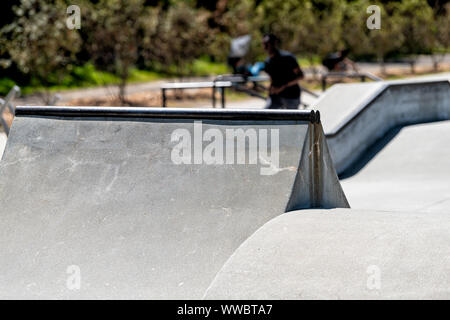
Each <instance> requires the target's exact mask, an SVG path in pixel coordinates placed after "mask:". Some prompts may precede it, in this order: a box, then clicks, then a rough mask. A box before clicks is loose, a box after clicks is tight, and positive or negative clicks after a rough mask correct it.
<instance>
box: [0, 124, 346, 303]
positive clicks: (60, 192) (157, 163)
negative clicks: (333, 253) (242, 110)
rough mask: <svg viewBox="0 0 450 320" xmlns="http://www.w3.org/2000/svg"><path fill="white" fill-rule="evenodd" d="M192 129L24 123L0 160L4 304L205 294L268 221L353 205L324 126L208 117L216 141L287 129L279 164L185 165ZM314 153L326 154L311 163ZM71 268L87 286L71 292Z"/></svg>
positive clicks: (17, 127)
mask: <svg viewBox="0 0 450 320" xmlns="http://www.w3.org/2000/svg"><path fill="white" fill-rule="evenodd" d="M193 127H194V125H193V120H164V119H159V120H158V119H136V118H70V117H61V118H57V117H43V116H41V117H30V116H16V118H15V119H14V122H13V126H12V131H11V134H10V137H9V139H8V144H7V147H6V150H5V154H4V157H3V159H2V161H1V162H0V203H1V207H0V210H1V219H0V297H1V298H21V299H23V298H68V299H70V298H102V299H104V298H127V299H134V298H152V299H159V298H170V299H176V298H201V297H202V296H203V294H204V292H205V289H206V288H207V287H208V285H209V284H210V282H211V281H212V279H213V278H214V276H215V274H216V273H217V271H218V270H219V269H220V268H221V267H222V265H223V263H224V262H225V261H226V260H227V259H228V258H229V256H230V255H231V254H232V253H233V252H234V250H235V249H236V248H237V247H238V246H239V245H240V244H241V243H242V242H243V241H244V240H245V239H246V238H247V237H248V236H250V235H251V234H252V233H253V232H254V231H256V230H257V229H258V228H259V227H260V226H262V225H263V224H264V223H265V222H267V221H269V220H270V219H272V218H273V217H275V216H277V215H279V214H281V213H283V212H285V211H286V210H291V209H298V208H302V207H308V206H311V205H320V206H324V207H332V206H334V207H336V206H343V207H346V206H347V205H348V204H347V201H346V200H345V196H344V195H343V193H342V189H341V187H340V184H339V181H338V179H337V176H336V173H335V171H334V170H333V169H332V165H331V160H330V159H329V156H328V154H327V149H326V146H323V145H321V144H322V143H324V142H325V141H324V136H323V132H321V130H322V129H321V127H320V125H312V124H309V123H307V122H302V121H283V122H281V123H280V122H277V121H269V122H268V121H232V120H224V121H213V120H205V121H203V132H205V131H206V130H208V129H216V130H218V131H219V134H220V133H222V134H223V133H224V132H225V130H227V129H236V128H243V129H255V130H259V129H267V130H269V131H270V130H271V129H274V130H279V138H280V139H279V142H280V146H279V161H280V165H279V167H276V166H274V165H273V163H270V162H269V163H268V162H267V159H264V157H263V156H262V155H261V154H259V156H260V157H259V159H258V163H257V164H248V163H247V164H230V165H206V164H196V165H194V164H193V165H177V164H175V163H173V162H172V158H171V154H172V152H173V148H174V147H175V145H176V144H177V142H171V137H172V134H173V133H174V132H175V130H177V129H185V130H187V132H189V133H190V134H191V135H193V134H194V133H193V130H194V129H193ZM216 132H217V131H216ZM270 146H271V144H270V145H269V153H270V152H271V151H270ZM317 146H319V149H318V150H319V151H320V153H319V155H320V156H321V157H322V158H321V159H316V161H312V160H311V159H312V158H311V157H312V156H311V155H312V154H316V153H315V152H316V151H317V150H314V152H313V151H312V150H311V149H310V148H312V147H315V148H317ZM203 147H205V143H204V144H203ZM245 148H248V145H246V147H245ZM261 148H262V147H261V145H260V150H261ZM235 149H236V150H237V147H236V148H235ZM235 149H233V150H235ZM239 150H242V148H241V149H239ZM230 151H231V149H226V150H225V151H224V152H225V153H226V152H230ZM236 152H237V151H236ZM261 157H263V158H261ZM327 157H328V158H327ZM263 160H264V161H263ZM311 166H315V167H316V168H318V170H319V171H317V170H316V171H314V172H318V174H319V175H317V176H315V175H314V174H312V172H311V169H310V168H311ZM262 167H264V168H266V169H267V170H269V171H271V175H261V170H260V169H261V168H262ZM311 179H312V180H311ZM328 183H329V184H330V185H324V184H328ZM330 188H331V189H332V190H333V192H330V190H329V189H330ZM311 190H313V193H312V191H311ZM315 192H317V193H318V194H320V196H319V198H317V197H314V198H312V194H315ZM73 265H75V266H76V267H77V268H78V267H79V268H80V271H81V279H82V280H81V289H80V290H69V289H68V287H67V286H66V281H67V279H68V277H69V275H68V273H67V272H70V270H72V269H70V266H73ZM68 268H69V269H68Z"/></svg>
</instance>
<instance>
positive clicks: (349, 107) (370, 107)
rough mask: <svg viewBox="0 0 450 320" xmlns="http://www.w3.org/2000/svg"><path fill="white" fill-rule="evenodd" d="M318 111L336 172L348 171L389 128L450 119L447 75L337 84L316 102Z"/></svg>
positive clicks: (449, 87) (449, 94)
mask: <svg viewBox="0 0 450 320" xmlns="http://www.w3.org/2000/svg"><path fill="white" fill-rule="evenodd" d="M314 108H316V109H317V110H319V111H320V114H321V117H322V122H323V125H324V132H325V135H326V137H327V141H328V146H329V149H330V155H331V158H332V159H333V163H334V167H335V169H336V171H337V173H338V174H342V173H343V172H344V171H345V170H347V169H348V168H349V167H350V166H351V165H352V164H353V163H355V161H357V159H359V158H360V157H361V155H362V154H363V153H364V152H365V151H366V150H367V149H368V148H369V147H370V146H371V145H373V144H374V143H375V142H376V141H377V140H379V139H380V138H382V137H383V136H384V135H385V134H386V133H387V131H388V130H390V129H392V128H394V127H396V126H400V125H408V124H416V123H423V122H430V121H440V120H448V119H450V83H449V79H448V77H446V76H444V77H441V78H431V79H414V80H398V81H383V82H374V83H359V84H337V85H334V86H332V87H331V88H330V89H328V90H327V91H326V92H325V94H324V95H323V96H322V97H321V98H320V99H319V100H318V101H317V103H316V105H315V106H314Z"/></svg>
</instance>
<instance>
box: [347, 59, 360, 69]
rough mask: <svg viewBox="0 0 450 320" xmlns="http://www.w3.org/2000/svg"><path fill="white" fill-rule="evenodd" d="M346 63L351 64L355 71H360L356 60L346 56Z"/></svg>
mask: <svg viewBox="0 0 450 320" xmlns="http://www.w3.org/2000/svg"><path fill="white" fill-rule="evenodd" d="M344 63H346V64H349V65H350V66H351V67H352V69H353V71H355V72H358V71H359V70H358V66H357V65H356V63H355V62H354V61H352V60H350V59H349V58H345V59H344Z"/></svg>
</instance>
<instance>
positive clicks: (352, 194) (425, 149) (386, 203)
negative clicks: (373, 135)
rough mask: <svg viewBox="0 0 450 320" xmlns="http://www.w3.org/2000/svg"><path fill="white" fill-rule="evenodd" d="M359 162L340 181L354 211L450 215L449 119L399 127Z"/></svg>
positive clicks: (370, 149)
mask: <svg viewBox="0 0 450 320" xmlns="http://www.w3.org/2000/svg"><path fill="white" fill-rule="evenodd" d="M361 162H362V163H357V166H356V167H355V168H354V171H355V172H357V173H356V174H353V172H349V174H350V175H351V176H350V177H349V178H346V179H343V180H341V183H342V187H343V188H344V192H345V194H346V196H347V198H348V200H349V202H350V203H351V204H352V208H356V209H375V210H395V211H397V210H401V211H411V210H413V211H423V212H445V213H447V214H449V215H450V183H449V181H450V121H440V122H432V123H425V124H418V125H411V126H406V127H400V128H395V129H393V130H391V131H389V133H388V135H386V136H385V137H384V138H383V139H382V140H380V141H378V142H377V143H376V144H375V145H374V146H372V147H371V148H369V150H368V151H367V152H366V154H365V158H362V159H361ZM449 232H450V230H449Z"/></svg>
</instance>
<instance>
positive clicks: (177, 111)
mask: <svg viewBox="0 0 450 320" xmlns="http://www.w3.org/2000/svg"><path fill="white" fill-rule="evenodd" d="M16 115H17V116H56V117H129V118H163V119H164V118H168V119H212V120H287V121H288V120H291V121H292V120H297V121H309V122H312V123H318V122H320V113H319V111H314V110H265V109H263V110H247V109H228V110H223V109H222V110H220V109H193V108H147V107H60V106H56V107H54V106H18V107H16Z"/></svg>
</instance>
